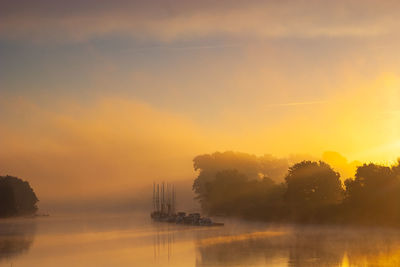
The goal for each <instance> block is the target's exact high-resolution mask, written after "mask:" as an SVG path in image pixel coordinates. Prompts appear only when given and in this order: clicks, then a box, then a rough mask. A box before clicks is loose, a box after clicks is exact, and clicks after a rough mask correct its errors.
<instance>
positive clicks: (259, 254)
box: [0, 214, 400, 267]
mask: <svg viewBox="0 0 400 267" xmlns="http://www.w3.org/2000/svg"><path fill="white" fill-rule="evenodd" d="M224 221H225V223H226V225H225V226H224V227H195V226H180V225H175V224H167V223H154V222H152V221H151V220H150V219H149V218H148V216H147V215H144V214H141V215H137V214H116V215H115V214H114V215H110V214H107V215H105V214H97V215H59V216H57V215H54V216H51V217H43V218H33V219H3V220H0V266H13V267H18V266H41V267H45V266H57V267H63V266H85V267H86V266H400V231H399V230H394V229H377V228H350V227H332V226H330V227H329V226H293V225H285V226H282V225H273V224H267V223H253V222H242V221H238V220H226V219H225V220H224Z"/></svg>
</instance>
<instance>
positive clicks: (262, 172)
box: [193, 151, 288, 209]
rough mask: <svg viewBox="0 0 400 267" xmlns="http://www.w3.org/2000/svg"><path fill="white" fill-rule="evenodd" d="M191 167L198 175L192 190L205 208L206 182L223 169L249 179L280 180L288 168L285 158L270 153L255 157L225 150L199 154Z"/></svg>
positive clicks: (210, 180) (212, 179) (213, 178)
mask: <svg viewBox="0 0 400 267" xmlns="http://www.w3.org/2000/svg"><path fill="white" fill-rule="evenodd" d="M193 167H194V170H195V171H198V172H199V173H198V176H197V177H196V179H195V180H194V182H193V191H194V192H195V194H196V199H197V200H199V201H200V204H201V206H202V207H203V208H204V209H205V208H206V207H205V206H204V205H206V202H205V198H206V195H205V194H206V184H207V183H209V182H212V181H214V180H215V178H216V174H217V173H218V172H221V171H225V170H237V171H238V172H239V173H241V174H243V175H245V176H246V177H247V178H248V179H249V180H251V181H257V180H259V179H260V178H262V177H266V176H267V177H270V178H271V179H272V180H274V181H279V180H280V181H281V180H282V179H283V177H284V174H285V173H286V171H287V168H288V160H287V159H278V158H275V157H273V156H271V155H264V156H262V157H257V156H255V155H251V154H246V153H240V152H233V151H226V152H223V153H221V152H215V153H213V154H204V155H199V156H197V157H195V158H194V159H193Z"/></svg>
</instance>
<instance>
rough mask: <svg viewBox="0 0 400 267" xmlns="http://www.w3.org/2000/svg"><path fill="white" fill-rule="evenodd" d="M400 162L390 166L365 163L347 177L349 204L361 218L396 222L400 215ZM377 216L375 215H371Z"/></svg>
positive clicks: (346, 200)
mask: <svg viewBox="0 0 400 267" xmlns="http://www.w3.org/2000/svg"><path fill="white" fill-rule="evenodd" d="M399 171H400V162H399V163H398V165H395V166H392V167H387V166H381V165H377V164H373V163H370V164H364V165H362V166H360V167H358V168H357V172H356V175H355V178H354V179H347V180H346V181H345V185H346V196H345V201H344V202H345V204H346V206H347V208H348V209H349V210H351V213H352V216H353V217H354V216H358V219H360V220H366V219H368V220H370V221H371V220H375V221H385V222H388V221H391V220H392V221H396V220H398V219H399V218H400V175H399V174H400V172H399ZM371 215H373V216H371Z"/></svg>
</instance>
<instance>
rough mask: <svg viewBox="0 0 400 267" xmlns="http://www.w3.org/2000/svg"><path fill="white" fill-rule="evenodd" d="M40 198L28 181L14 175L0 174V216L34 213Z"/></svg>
mask: <svg viewBox="0 0 400 267" xmlns="http://www.w3.org/2000/svg"><path fill="white" fill-rule="evenodd" d="M38 201H39V200H38V198H37V196H36V194H35V192H34V191H33V189H32V187H31V186H30V184H29V183H28V182H27V181H24V180H22V179H20V178H17V177H13V176H9V175H7V176H0V218H1V217H11V216H19V215H32V214H35V213H36V211H37V209H38V208H37V205H36V204H37V202H38Z"/></svg>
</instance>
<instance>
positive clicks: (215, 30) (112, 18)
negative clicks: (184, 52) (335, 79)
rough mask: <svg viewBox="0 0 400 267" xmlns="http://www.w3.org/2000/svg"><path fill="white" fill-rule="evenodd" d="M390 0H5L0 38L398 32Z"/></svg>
mask: <svg viewBox="0 0 400 267" xmlns="http://www.w3.org/2000/svg"><path fill="white" fill-rule="evenodd" d="M399 5H400V4H399V3H398V2H396V1H385V2H384V3H382V1H374V0H369V1H361V0H353V1H329V2H327V1H321V0H312V1H259V0H252V1H218V3H215V1H194V0H191V1H179V0H178V1H124V0H118V1H92V0H85V1H69V2H63V1H47V0H41V1H35V2H34V3H33V2H32V1H8V2H6V3H5V5H4V8H2V11H1V12H0V36H1V38H2V39H23V40H26V39H28V40H33V41H39V42H43V41H44V42H46V41H49V40H50V41H54V40H56V41H73V42H76V41H86V40H90V39H92V38H98V37H104V36H108V35H122V36H130V37H133V38H137V39H146V40H147V39H153V40H158V41H162V42H171V41H174V40H180V39H188V38H189V39H192V38H202V37H210V36H216V35H222V36H234V37H239V38H243V37H244V38H282V37H296V38H297V37H301V38H315V37H321V36H322V37H368V36H376V35H382V34H387V33H397V28H398V26H399V23H398V20H397V19H396V16H397V12H396V10H398V9H399V7H400V6H399Z"/></svg>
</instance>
